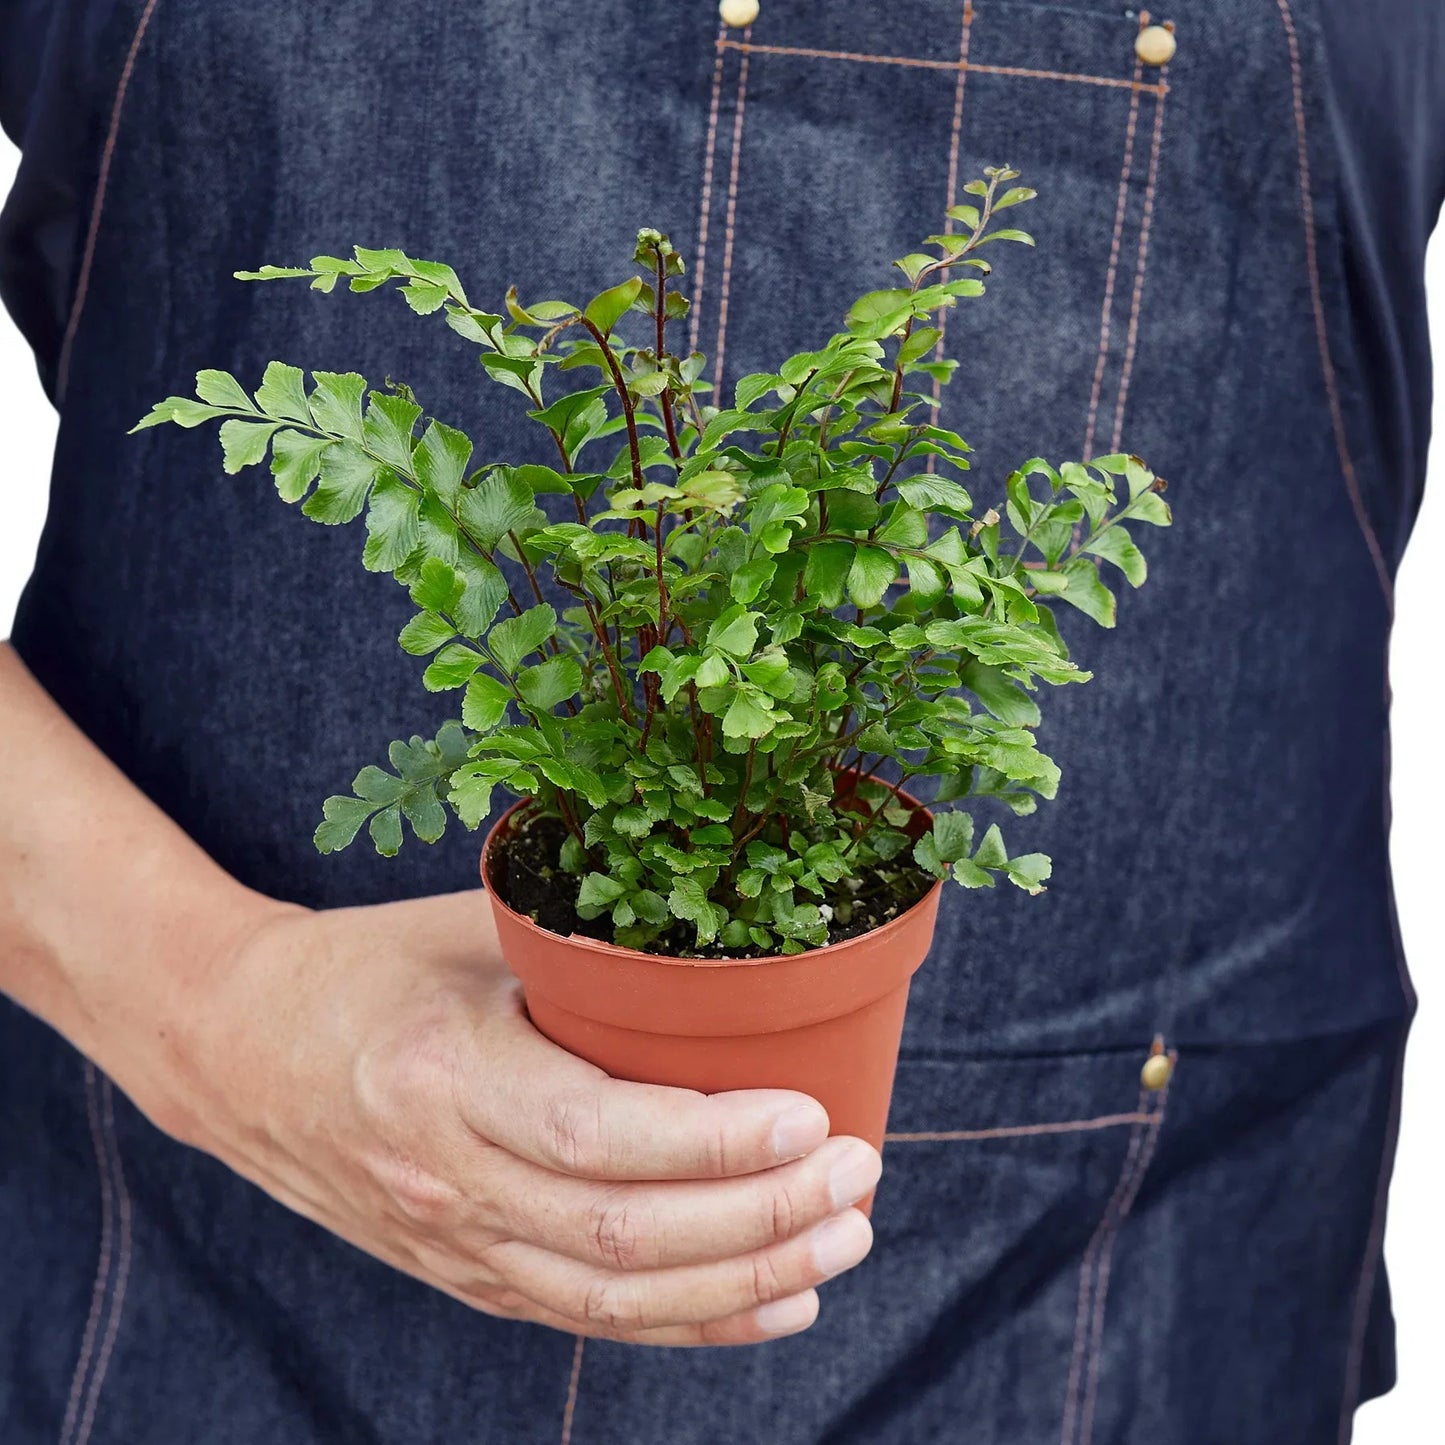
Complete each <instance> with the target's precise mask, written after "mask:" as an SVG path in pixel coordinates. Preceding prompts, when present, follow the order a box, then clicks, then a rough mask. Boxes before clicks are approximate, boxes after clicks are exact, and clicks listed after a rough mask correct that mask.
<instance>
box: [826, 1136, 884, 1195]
mask: <svg viewBox="0 0 1445 1445" xmlns="http://www.w3.org/2000/svg"><path fill="white" fill-rule="evenodd" d="M882 1173H883V1160H882V1158H881V1157H880V1156H879V1154H878V1151H877V1150H876V1149H869V1148H868V1147H867V1146H866V1145H862V1144H859V1145H855V1146H854V1147H853V1148H851V1149H849V1150H848V1152H847V1153H846V1154H844V1155H843V1157H842V1158H841V1159H839V1160H838V1162H837V1163H836V1164H834V1165H833V1168H832V1171H831V1172H830V1173H829V1175H828V1192H829V1193H830V1194H831V1195H832V1196H833V1208H834V1209H846V1208H847V1206H848V1205H850V1204H856V1203H857V1202H858V1201H859V1200H860V1199H862V1197H863V1196H864V1195H865V1194H867V1193H868V1191H869V1190H870V1189H872V1188H873V1186H874V1185H875V1184H877V1183H878V1180H879V1177H880V1176H881V1175H882Z"/></svg>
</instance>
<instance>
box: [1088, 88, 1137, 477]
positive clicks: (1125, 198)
mask: <svg viewBox="0 0 1445 1445" xmlns="http://www.w3.org/2000/svg"><path fill="white" fill-rule="evenodd" d="M1143 73H1144V62H1143V61H1142V60H1136V61H1135V62H1134V78H1135V79H1136V80H1137V79H1139V77H1140V76H1141V75H1143ZM1138 127H1139V92H1138V91H1137V90H1136V91H1135V92H1134V94H1133V95H1132V96H1130V97H1129V124H1128V127H1127V128H1126V130H1125V132H1124V164H1123V166H1122V168H1121V169H1120V171H1119V199H1118V204H1117V205H1116V207H1115V209H1114V239H1113V242H1112V243H1111V244H1110V246H1109V270H1108V274H1107V276H1106V277H1105V280H1104V308H1103V313H1102V315H1101V316H1100V318H1099V359H1098V361H1097V363H1096V364H1095V366H1094V389H1093V391H1092V392H1091V393H1090V396H1089V424H1088V430H1087V431H1086V432H1085V433H1084V460H1085V461H1087V460H1088V459H1089V458H1090V457H1091V456H1093V454H1094V433H1095V429H1096V427H1097V425H1098V420H1099V398H1100V396H1101V395H1102V394H1103V390H1104V370H1105V367H1106V366H1107V365H1108V361H1109V330H1110V323H1111V321H1112V320H1113V310H1114V286H1115V284H1116V283H1117V281H1118V277H1119V251H1120V249H1121V248H1122V243H1123V240H1124V215H1125V212H1126V211H1127V210H1128V209H1129V175H1130V172H1131V171H1132V169H1133V165H1134V136H1135V133H1136V132H1137V130H1138Z"/></svg>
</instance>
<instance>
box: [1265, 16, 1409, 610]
mask: <svg viewBox="0 0 1445 1445" xmlns="http://www.w3.org/2000/svg"><path fill="white" fill-rule="evenodd" d="M1278 4H1279V14H1280V19H1281V20H1282V21H1283V22H1284V33H1285V40H1286V42H1287V43H1288V46H1289V68H1290V82H1291V85H1292V87H1293V97H1294V127H1295V148H1296V151H1297V153H1298V156H1299V189H1300V208H1301V210H1302V211H1303V213H1304V227H1305V266H1306V269H1307V270H1308V272H1309V281H1310V301H1311V303H1312V304H1313V306H1314V313H1315V339H1316V342H1317V343H1318V345H1319V352H1320V369H1321V370H1322V371H1323V372H1324V379H1325V395H1326V396H1327V397H1328V399H1329V404H1330V423H1331V425H1332V426H1333V428H1334V433H1335V449H1336V451H1338V452H1339V456H1340V470H1341V471H1342V472H1343V473H1344V476H1345V488H1346V490H1347V491H1348V492H1349V494H1350V505H1351V506H1352V507H1353V508H1354V512H1355V521H1356V522H1358V523H1359V527H1360V532H1361V535H1363V537H1364V539H1365V546H1366V547H1368V548H1369V551H1370V560H1371V561H1372V562H1374V564H1375V571H1376V573H1377V574H1378V575H1379V578H1380V588H1381V590H1382V591H1383V592H1384V594H1385V602H1386V605H1387V606H1388V607H1389V608H1390V609H1391V611H1392V612H1393V610H1394V606H1395V585H1394V582H1393V580H1392V579H1391V577H1390V568H1389V565H1388V563H1386V561H1385V554H1384V551H1383V549H1382V548H1381V546H1380V541H1379V538H1378V537H1376V535H1375V528H1374V524H1373V523H1372V522H1371V521H1370V515H1369V513H1368V512H1367V511H1366V510H1365V499H1364V497H1363V496H1362V495H1361V492H1360V479H1359V477H1358V476H1357V475H1356V473H1355V461H1354V457H1353V456H1352V455H1351V453H1350V440H1349V436H1348V434H1347V433H1346V431H1345V412H1344V407H1343V406H1342V405H1341V403H1340V388H1339V383H1338V381H1337V379H1336V377H1335V364H1334V362H1333V360H1332V359H1331V357H1330V333H1329V325H1328V323H1327V322H1326V320H1325V302H1324V295H1323V293H1322V291H1321V288H1320V263H1319V252H1318V249H1317V245H1316V240H1315V205H1314V197H1313V195H1312V193H1311V185H1310V157H1309V137H1308V134H1307V132H1306V129H1305V105H1304V81H1303V79H1302V76H1301V71H1300V53H1299V36H1298V35H1296V34H1295V28H1294V16H1293V14H1292V13H1291V12H1290V8H1289V0H1278Z"/></svg>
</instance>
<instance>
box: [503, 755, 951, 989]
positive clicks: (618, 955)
mask: <svg viewBox="0 0 1445 1445" xmlns="http://www.w3.org/2000/svg"><path fill="white" fill-rule="evenodd" d="M885 786H888V787H891V788H892V790H893V792H894V793H896V794H897V795H898V796H899V797H900V798H901V799H904V800H906V801H907V802H908V803H910V804H912V805H913V807H914V808H916V809H917V810H918V811H919V812H920V813H924V814H928V812H929V810H928V808H926V807H925V806H924V805H923V804H922V803H920V802H919V801H918V799H917V798H915V797H913V796H912V795H911V794H909V793H906V792H904V791H903V789H902V788H899V787H896V786H894V785H893V784H885ZM532 802H533V800H532V799H531V798H519V799H518V800H517V801H516V802H515V803H513V804H512V805H511V807H509V808H508V809H507V810H506V812H504V813H503V814H502V816H501V817H500V818H498V819H497V821H496V822H495V823H493V824H492V826H491V828H490V829H489V830H488V831H487V837H486V841H485V842H484V843H483V844H482V857H481V874H482V886H483V888H484V889H485V891H486V893H487V896H488V897H489V898H490V899H491V901H492V907H493V908H500V909H501V910H502V911H503V912H504V913H506V914H507V916H508V917H509V918H510V919H512V921H513V922H515V923H516V924H518V925H519V926H520V927H522V928H524V929H527V930H529V931H530V932H532V933H538V934H541V935H543V936H544V937H546V938H555V939H558V940H560V941H562V942H564V943H566V944H567V945H568V946H569V947H571V948H577V949H580V950H582V951H583V952H585V953H592V954H600V955H604V956H606V957H608V958H613V959H618V960H625V961H630V962H634V963H644V964H671V965H673V966H674V967H678V968H742V967H750V966H754V965H760V964H777V963H794V964H795V963H797V962H799V961H800V960H801V959H818V960H827V959H832V958H837V957H838V956H839V955H840V954H841V953H844V952H848V951H851V950H853V949H856V948H857V947H858V945H859V944H864V943H868V944H872V943H874V942H876V941H879V940H883V939H887V938H888V937H889V936H890V935H892V934H894V933H900V932H902V931H903V930H904V928H905V927H907V926H908V924H909V922H910V920H911V919H912V918H913V916H914V915H915V914H916V913H917V912H918V911H919V909H921V908H926V907H928V906H929V905H930V903H931V902H932V900H933V899H934V897H935V895H937V894H938V893H940V892H941V890H942V888H943V885H944V882H945V881H946V880H944V879H942V878H935V879H934V880H933V884H932V886H931V887H930V888H929V889H928V891H927V892H926V893H925V894H924V895H923V896H922V897H921V898H920V899H919V900H918V901H917V902H916V903H915V904H913V905H912V907H910V908H906V909H905V910H904V911H903V912H902V913H900V914H898V916H897V917H896V918H890V919H889V920H888V922H887V923H884V924H882V925H880V926H879V927H877V928H871V929H869V930H868V932H866V933H859V934H855V935H854V936H853V937H852V938H845V939H842V940H840V941H839V942H837V943H827V944H824V945H823V947H822V948H806V949H804V950H803V952H802V953H772V954H769V955H768V956H767V957H766V958H678V957H676V956H675V955H673V954H670V953H644V952H643V951H642V950H641V949H639V948H623V947H621V946H620V945H618V944H616V943H606V942H604V941H603V940H602V939H600V938H592V937H589V936H588V935H587V934H585V933H554V932H553V931H552V930H551V929H550V928H543V927H542V925H541V924H540V923H537V922H535V921H534V920H533V919H531V918H529V917H528V916H527V915H526V914H525V913H518V912H517V910H516V909H515V908H513V907H512V906H511V904H509V903H508V902H507V901H506V899H504V898H503V897H502V895H501V894H500V893H499V892H498V891H497V890H496V888H494V887H493V886H492V880H491V878H490V876H489V875H490V872H491V861H492V847H493V844H494V843H495V841H496V840H497V838H499V837H500V836H501V835H502V834H503V833H504V832H505V831H506V830H507V829H508V828H509V827H510V826H511V823H512V820H513V818H514V817H515V815H516V814H518V813H520V812H522V811H523V810H524V809H526V808H529V807H531V806H532Z"/></svg>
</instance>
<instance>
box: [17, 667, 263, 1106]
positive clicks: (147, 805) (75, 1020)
mask: <svg viewBox="0 0 1445 1445" xmlns="http://www.w3.org/2000/svg"><path fill="white" fill-rule="evenodd" d="M0 776H3V777H4V778H5V779H6V794H7V796H6V805H5V807H4V809H3V810H0V990H3V991H4V992H5V993H7V994H8V995H10V997H11V998H13V999H15V1000H16V1001H17V1002H18V1003H20V1004H21V1005H22V1006H23V1007H25V1008H26V1009H28V1010H30V1011H31V1012H32V1013H34V1014H36V1015H38V1016H39V1017H40V1018H42V1019H44V1020H45V1021H46V1022H47V1023H49V1024H50V1025H51V1026H52V1027H53V1028H55V1029H57V1030H58V1031H59V1032H60V1033H61V1034H63V1035H64V1036H65V1037H66V1038H67V1039H69V1040H70V1042H71V1043H73V1044H74V1045H75V1046H76V1047H77V1048H78V1049H80V1050H81V1051H82V1052H83V1053H85V1054H86V1055H87V1056H88V1057H89V1058H91V1059H94V1060H95V1061H96V1062H97V1063H98V1064H99V1065H100V1066H101V1067H102V1068H105V1069H106V1070H107V1071H109V1072H111V1073H112V1074H113V1075H115V1076H116V1077H117V1078H118V1079H120V1081H121V1082H122V1084H123V1085H127V1084H128V1083H129V1082H131V1081H132V1080H133V1082H134V1084H135V1085H136V1086H137V1087H138V1088H139V1089H140V1090H141V1092H144V1091H145V1087H144V1086H145V1084H146V1083H150V1082H153V1081H152V1080H150V1079H148V1078H146V1076H147V1075H149V1074H150V1073H151V1072H152V1068H151V1065H152V1061H153V1060H154V1061H155V1062H159V1059H160V1057H161V1056H164V1055H165V1054H166V1053H167V1052H168V1044H167V1035H168V1033H169V1031H170V1030H172V1029H173V1027H174V1025H175V1022H176V1020H177V1019H178V1018H179V1017H180V1016H181V1015H182V1013H183V1012H184V1010H185V1008H186V1006H187V1005H186V1002H185V1000H186V997H187V994H188V992H189V991H190V990H192V989H193V988H194V987H195V985H196V983H197V980H198V979H199V978H201V977H203V976H204V974H205V971H206V970H207V968H208V967H209V966H210V964H211V963H212V961H213V960H214V959H216V958H218V957H221V956H224V954H225V953H226V952H227V950H229V949H233V948H234V946H235V944H236V940H237V939H238V938H240V937H242V936H244V934H245V933H246V932H247V931H249V930H251V929H254V928H256V927H258V926H259V925H260V924H261V923H262V922H263V921H264V920H265V919H266V918H267V917H270V916H273V915H274V913H275V911H276V909H277V907H278V905H276V904H274V903H271V902H270V901H269V900H267V899H264V898H262V897H261V896H260V895H258V894H255V893H253V892H251V891H250V890H249V889H246V888H243V887H242V886H241V885H240V884H238V883H236V882H235V880H234V879H232V878H230V877H229V876H228V875H227V874H226V873H225V872H224V871H223V870H222V869H220V868H219V867H217V865H216V864H215V863H213V862H212V861H211V859H210V858H208V857H207V856H206V854H205V853H204V852H203V851H202V850H201V849H200V848H199V847H197V846H196V844H194V843H193V842H192V841H191V840H190V839H189V838H188V837H186V835H185V834H184V833H183V832H182V831H181V830H180V828H178V827H177V826H176V825H175V824H174V823H173V822H171V820H170V819H169V818H167V817H166V816H165V814H164V813H162V812H161V811H160V809H159V808H157V807H156V806H155V805H154V804H153V803H151V802H150V801H149V800H148V799H147V798H146V797H145V796H144V795H143V794H142V793H141V792H140V791H139V790H138V789H137V788H135V787H134V786H133V785H132V784H131V783H130V782H129V781H128V780H127V779H126V778H125V776H124V775H123V774H122V773H121V772H120V771H119V770H118V769H117V768H116V767H115V766H114V765H113V764H111V763H110V761H109V760H108V759H107V758H106V757H105V756H104V755H103V754H102V753H101V752H100V751H99V750H98V749H97V748H96V747H95V746H94V745H93V744H92V743H91V742H90V741H89V740H88V739H87V738H86V737H85V736H84V734H83V733H81V732H80V730H79V729H78V728H77V727H76V726H75V725H74V724H73V723H72V722H71V721H70V719H69V718H67V717H66V716H65V714H64V713H62V712H61V710H60V709H59V708H58V707H57V706H56V705H55V703H54V702H53V701H52V699H51V698H50V697H49V696H48V694H47V693H46V692H45V691H44V690H43V689H42V688H41V687H40V686H39V684H38V683H37V682H36V681H35V679H34V678H33V677H32V676H31V675H30V673H29V672H28V671H27V670H26V668H25V666H24V664H23V663H22V662H21V661H20V659H19V657H18V656H17V655H16V654H15V652H14V651H13V649H12V648H11V647H10V646H9V645H8V644H0ZM128 1076H129V1077H128Z"/></svg>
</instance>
